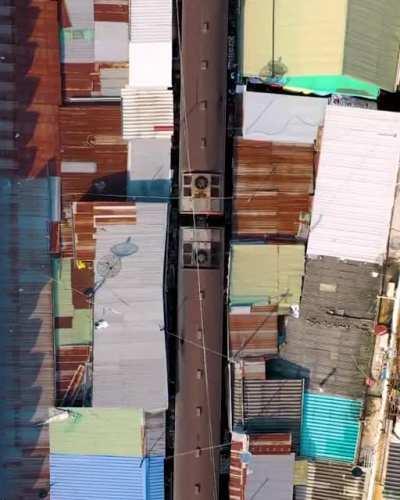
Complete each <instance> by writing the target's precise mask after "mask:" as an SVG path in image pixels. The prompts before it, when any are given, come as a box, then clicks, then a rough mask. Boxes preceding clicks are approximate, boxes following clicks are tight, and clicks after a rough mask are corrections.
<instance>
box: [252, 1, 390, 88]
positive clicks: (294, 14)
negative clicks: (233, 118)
mask: <svg viewBox="0 0 400 500" xmlns="http://www.w3.org/2000/svg"><path fill="white" fill-rule="evenodd" d="M243 12H244V33H243V74H244V75H245V76H260V75H261V76H265V71H266V67H267V65H268V63H271V62H272V59H274V60H275V61H276V60H278V59H279V58H282V63H283V65H284V66H285V67H286V68H287V71H286V73H285V75H286V76H290V77H302V76H314V77H315V76H320V77H321V76H327V75H329V76H342V75H343V76H347V77H353V78H356V79H359V80H362V81H365V82H369V83H373V84H375V85H377V86H379V87H381V88H383V89H386V90H389V91H393V90H394V89H395V87H396V77H397V69H398V62H399V46H400V1H398V0H368V1H366V0H333V1H331V2H327V1H325V0H275V15H274V14H273V0H246V1H245V3H244V7H243ZM274 18H275V22H274V23H273V19H274ZM273 26H274V27H275V30H273ZM273 33H274V36H273ZM273 38H274V40H275V47H274V57H273V54H272V53H273V44H272V40H273Z"/></svg>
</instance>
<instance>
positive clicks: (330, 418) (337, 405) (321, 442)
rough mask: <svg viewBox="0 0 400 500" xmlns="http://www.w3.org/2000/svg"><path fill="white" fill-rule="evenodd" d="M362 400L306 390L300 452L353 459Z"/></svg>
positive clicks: (349, 460)
mask: <svg viewBox="0 0 400 500" xmlns="http://www.w3.org/2000/svg"><path fill="white" fill-rule="evenodd" d="M361 408H362V402H361V401H358V400H352V399H346V398H341V397H338V396H328V395H325V394H314V393H311V392H306V393H305V395H304V405H303V422H302V426H301V443H300V454H301V455H302V456H304V457H307V458H311V459H325V460H339V461H340V460H342V461H344V462H352V461H353V460H354V459H355V455H356V451H357V445H358V438H359V433H360V416H361Z"/></svg>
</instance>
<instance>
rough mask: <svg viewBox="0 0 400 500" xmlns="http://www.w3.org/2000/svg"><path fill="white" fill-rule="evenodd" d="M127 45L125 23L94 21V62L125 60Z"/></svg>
mask: <svg viewBox="0 0 400 500" xmlns="http://www.w3.org/2000/svg"><path fill="white" fill-rule="evenodd" d="M128 47H129V38H128V24H127V23H119V22H109V21H107V22H103V21H96V22H95V23H94V59H93V60H94V61H95V62H106V61H107V62H126V61H128V60H129V48H128ZM71 62H73V61H71Z"/></svg>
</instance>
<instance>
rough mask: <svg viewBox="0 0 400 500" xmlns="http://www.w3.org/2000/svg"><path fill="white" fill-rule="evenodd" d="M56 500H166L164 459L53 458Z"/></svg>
mask: <svg viewBox="0 0 400 500" xmlns="http://www.w3.org/2000/svg"><path fill="white" fill-rule="evenodd" d="M50 484H51V498H52V500H71V499H74V500H164V459H163V458H162V457H150V458H146V459H144V460H143V459H142V458H140V457H106V456H99V455H97V456H94V455H91V456H89V455H72V454H63V453H53V454H51V455H50Z"/></svg>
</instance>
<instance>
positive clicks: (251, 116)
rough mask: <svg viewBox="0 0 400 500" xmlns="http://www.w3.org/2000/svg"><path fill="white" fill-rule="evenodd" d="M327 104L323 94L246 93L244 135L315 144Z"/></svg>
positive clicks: (249, 137) (246, 137)
mask: <svg viewBox="0 0 400 500" xmlns="http://www.w3.org/2000/svg"><path fill="white" fill-rule="evenodd" d="M308 12H310V10H308ZM327 104H328V99H325V98H320V97H301V96H291V95H281V94H268V93H260V92H244V95H243V137H244V138H245V139H255V140H261V141H275V142H286V143H288V142H289V143H290V142H291V143H297V144H312V143H313V142H314V140H315V139H316V138H317V132H318V127H319V126H321V125H322V123H323V118H324V114H325V109H326V106H327Z"/></svg>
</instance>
